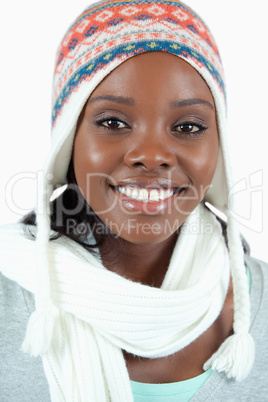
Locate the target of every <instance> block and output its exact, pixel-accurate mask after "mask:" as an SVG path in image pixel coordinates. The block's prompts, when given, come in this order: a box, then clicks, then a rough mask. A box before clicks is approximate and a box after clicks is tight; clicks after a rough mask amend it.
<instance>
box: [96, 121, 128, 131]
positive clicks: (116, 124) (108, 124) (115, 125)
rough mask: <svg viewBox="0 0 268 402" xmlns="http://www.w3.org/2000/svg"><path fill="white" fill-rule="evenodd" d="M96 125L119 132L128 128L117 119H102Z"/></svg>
mask: <svg viewBox="0 0 268 402" xmlns="http://www.w3.org/2000/svg"><path fill="white" fill-rule="evenodd" d="M97 124H98V125H99V126H101V127H105V128H108V129H110V130H120V129H122V128H127V127H128V125H127V124H126V123H124V122H123V121H121V120H118V119H102V120H100V121H98V122H97Z"/></svg>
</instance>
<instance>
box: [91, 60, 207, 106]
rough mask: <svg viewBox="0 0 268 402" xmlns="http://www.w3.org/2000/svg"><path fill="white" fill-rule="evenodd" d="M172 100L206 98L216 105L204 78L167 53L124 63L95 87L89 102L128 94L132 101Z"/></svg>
mask: <svg viewBox="0 0 268 402" xmlns="http://www.w3.org/2000/svg"><path fill="white" fill-rule="evenodd" d="M159 92H161V95H162V96H164V95H165V94H167V95H170V97H171V98H172V97H174V96H176V93H177V94H178V96H179V97H186V98H189V97H190V98H191V97H205V98H206V99H208V100H210V101H211V103H213V97H212V94H211V92H210V89H209V87H208V85H207V84H206V82H205V81H204V79H203V78H202V77H201V75H200V74H199V73H198V72H197V71H196V70H195V69H194V68H193V67H192V66H191V65H190V64H189V63H187V62H186V61H184V60H183V59H181V58H180V57H178V56H175V55H173V54H170V53H165V52H148V53H143V54H140V55H137V56H134V57H131V58H130V59H128V60H126V61H124V62H123V63H122V64H120V65H119V66H118V67H116V68H115V69H114V70H113V71H112V72H111V73H110V74H109V75H108V76H107V77H105V78H104V80H103V81H101V82H100V84H99V85H98V86H97V87H96V89H95V90H94V91H93V93H92V94H91V97H90V99H93V98H96V97H97V96H98V97H99V96H102V95H104V94H105V95H108V94H110V95H115V94H117V95H119V96H122V95H124V94H128V95H129V96H131V98H133V97H135V96H137V97H138V96H139V95H141V94H143V95H145V96H146V98H148V99H149V98H151V97H152V96H153V94H155V93H159Z"/></svg>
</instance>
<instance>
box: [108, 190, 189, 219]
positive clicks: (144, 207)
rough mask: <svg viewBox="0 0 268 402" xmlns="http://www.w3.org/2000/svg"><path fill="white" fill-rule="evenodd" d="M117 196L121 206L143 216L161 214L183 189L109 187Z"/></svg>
mask: <svg viewBox="0 0 268 402" xmlns="http://www.w3.org/2000/svg"><path fill="white" fill-rule="evenodd" d="M111 187H112V188H113V190H114V191H116V193H117V194H118V196H119V200H120V201H121V202H122V204H123V206H124V207H125V208H126V209H128V210H129V211H131V212H140V213H145V214H155V213H163V212H165V211H166V210H167V208H168V207H169V205H170V203H171V201H172V199H174V197H175V196H178V195H180V194H181V193H182V192H183V191H184V190H185V187H172V188H160V187H158V188H150V187H147V188H144V187H138V186H136V185H125V186H122V185H120V186H111Z"/></svg>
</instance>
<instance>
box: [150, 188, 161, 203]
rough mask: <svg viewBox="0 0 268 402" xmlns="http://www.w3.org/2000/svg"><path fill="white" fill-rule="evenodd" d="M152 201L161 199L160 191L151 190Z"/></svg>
mask: <svg viewBox="0 0 268 402" xmlns="http://www.w3.org/2000/svg"><path fill="white" fill-rule="evenodd" d="M149 196H150V201H159V196H160V191H158V190H151V191H150V193H149Z"/></svg>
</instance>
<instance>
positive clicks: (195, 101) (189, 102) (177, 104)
mask: <svg viewBox="0 0 268 402" xmlns="http://www.w3.org/2000/svg"><path fill="white" fill-rule="evenodd" d="M170 105H171V107H174V108H175V107H183V106H192V105H206V106H208V107H209V108H210V109H212V110H215V108H214V105H213V104H212V103H210V102H208V101H206V100H205V99H199V98H191V99H183V100H178V101H173V102H171V103H170Z"/></svg>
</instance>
